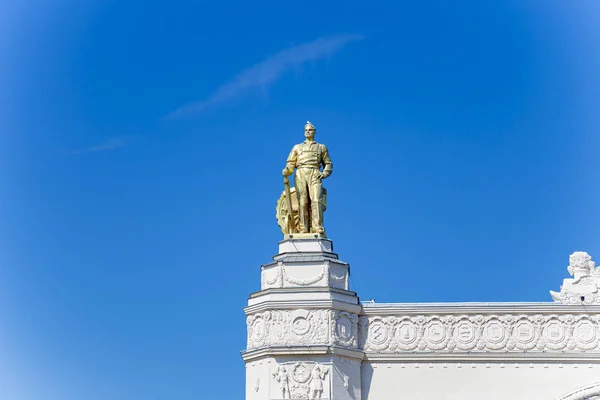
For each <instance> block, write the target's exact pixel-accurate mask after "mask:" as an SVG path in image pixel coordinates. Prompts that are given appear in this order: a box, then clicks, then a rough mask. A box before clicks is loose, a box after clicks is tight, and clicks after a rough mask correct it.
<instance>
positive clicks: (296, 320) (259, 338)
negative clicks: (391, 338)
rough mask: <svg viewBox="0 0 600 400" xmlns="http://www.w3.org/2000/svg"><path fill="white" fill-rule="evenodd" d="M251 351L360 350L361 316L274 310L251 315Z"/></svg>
mask: <svg viewBox="0 0 600 400" xmlns="http://www.w3.org/2000/svg"><path fill="white" fill-rule="evenodd" d="M246 324H247V327H248V349H253V348H258V347H263V346H270V345H286V346H288V345H308V344H325V345H338V346H341V347H348V348H353V349H356V348H357V347H358V337H357V336H358V335H357V331H358V316H357V315H356V314H352V313H348V312H345V311H338V310H324V309H317V310H303V309H298V310H273V311H264V312H260V313H256V314H252V315H249V316H248V317H247V318H246Z"/></svg>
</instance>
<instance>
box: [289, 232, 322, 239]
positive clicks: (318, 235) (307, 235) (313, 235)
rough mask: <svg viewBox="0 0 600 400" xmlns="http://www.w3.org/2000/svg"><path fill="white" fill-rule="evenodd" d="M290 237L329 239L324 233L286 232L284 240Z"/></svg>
mask: <svg viewBox="0 0 600 400" xmlns="http://www.w3.org/2000/svg"><path fill="white" fill-rule="evenodd" d="M288 239H327V235H325V234H324V233H286V234H284V235H283V240H288Z"/></svg>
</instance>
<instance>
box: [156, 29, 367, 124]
mask: <svg viewBox="0 0 600 400" xmlns="http://www.w3.org/2000/svg"><path fill="white" fill-rule="evenodd" d="M360 39H362V36H359V35H340V36H331V37H325V38H320V39H317V40H315V41H313V42H310V43H305V44H301V45H298V46H293V47H290V48H287V49H284V50H282V51H280V52H279V53H277V54H275V55H274V56H272V57H269V58H267V59H266V60H264V61H262V62H260V63H258V64H256V65H254V66H252V67H250V68H248V69H246V70H244V71H242V72H241V73H239V74H238V75H237V76H236V77H235V78H234V79H232V80H231V81H229V82H226V83H225V84H223V85H221V86H220V87H219V88H217V90H216V91H215V92H214V93H213V94H211V95H210V96H209V97H208V98H206V99H204V100H202V101H198V102H195V103H191V104H187V105H185V106H183V107H180V108H179V109H177V110H175V111H174V112H172V113H171V114H169V115H168V116H167V118H175V117H181V116H185V115H190V114H194V113H196V112H200V111H203V110H205V109H206V108H208V107H214V106H219V105H222V104H223V103H225V102H226V101H228V100H232V99H234V98H237V97H238V96H240V95H242V94H244V93H246V92H248V91H252V90H256V89H259V90H263V91H264V90H266V89H267V88H268V87H269V86H270V85H271V84H272V83H273V82H275V81H276V80H277V79H279V78H281V77H282V76H283V74H284V73H285V72H286V71H289V70H291V69H295V68H298V67H299V66H301V65H302V64H304V63H306V62H308V61H316V60H319V59H322V58H325V57H328V56H331V55H333V54H334V53H335V52H336V51H338V50H339V49H341V48H342V47H344V46H345V45H347V44H348V43H350V42H353V41H356V40H360Z"/></svg>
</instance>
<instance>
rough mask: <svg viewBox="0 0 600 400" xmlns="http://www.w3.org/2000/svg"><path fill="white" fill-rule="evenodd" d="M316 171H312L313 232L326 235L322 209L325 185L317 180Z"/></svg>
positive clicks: (311, 205)
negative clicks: (322, 193) (322, 194)
mask: <svg viewBox="0 0 600 400" xmlns="http://www.w3.org/2000/svg"><path fill="white" fill-rule="evenodd" d="M318 172H319V171H318V170H316V169H313V170H310V178H311V180H310V188H309V191H310V207H311V211H312V224H311V232H314V233H325V228H323V208H322V207H321V192H322V191H323V184H322V183H321V180H320V179H319V178H317V173H318Z"/></svg>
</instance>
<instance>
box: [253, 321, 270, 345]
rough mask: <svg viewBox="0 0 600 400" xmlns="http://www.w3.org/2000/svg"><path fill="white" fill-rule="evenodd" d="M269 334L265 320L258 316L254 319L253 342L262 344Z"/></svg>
mask: <svg viewBox="0 0 600 400" xmlns="http://www.w3.org/2000/svg"><path fill="white" fill-rule="evenodd" d="M266 333H267V330H266V326H265V320H264V319H262V317H260V316H258V317H256V318H255V319H254V323H253V324H252V340H253V341H254V342H255V343H260V342H262V341H263V339H264V338H265V336H266Z"/></svg>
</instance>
